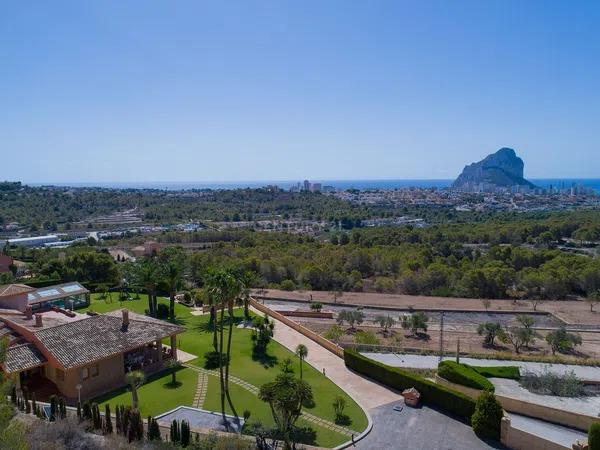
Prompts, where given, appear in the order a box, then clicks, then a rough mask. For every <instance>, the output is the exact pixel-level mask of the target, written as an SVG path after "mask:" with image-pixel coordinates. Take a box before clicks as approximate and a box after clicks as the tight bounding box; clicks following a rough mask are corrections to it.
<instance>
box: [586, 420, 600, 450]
mask: <svg viewBox="0 0 600 450" xmlns="http://www.w3.org/2000/svg"><path fill="white" fill-rule="evenodd" d="M588 448H589V450H600V423H598V422H595V423H593V424H592V426H590V429H589V430H588Z"/></svg>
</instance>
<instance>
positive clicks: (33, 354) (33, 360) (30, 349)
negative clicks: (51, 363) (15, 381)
mask: <svg viewBox="0 0 600 450" xmlns="http://www.w3.org/2000/svg"><path fill="white" fill-rule="evenodd" d="M45 363H46V358H44V355H42V354H41V352H40V351H39V350H38V349H37V348H36V347H35V345H33V344H22V345H15V346H14V347H9V349H8V351H7V352H6V361H5V363H4V366H5V367H6V371H7V372H8V373H12V372H21V371H23V370H27V369H33V368H34V367H37V366H41V365H42V364H45Z"/></svg>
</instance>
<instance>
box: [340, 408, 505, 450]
mask: <svg viewBox="0 0 600 450" xmlns="http://www.w3.org/2000/svg"><path fill="white" fill-rule="evenodd" d="M395 404H396V403H394V402H393V403H390V404H387V405H383V406H379V407H377V408H374V409H371V410H370V411H369V412H370V413H371V417H372V418H373V430H372V431H371V433H369V434H368V435H367V436H366V437H365V438H364V439H363V440H361V441H360V442H357V443H356V447H350V448H357V449H359V450H373V449H377V450H388V449H389V450H394V449H401V448H402V449H410V450H480V449H484V450H485V449H494V448H495V449H504V448H505V447H503V446H501V445H500V444H498V446H495V447H494V446H490V445H488V444H487V443H485V442H483V441H482V440H480V439H479V438H478V437H477V436H475V433H473V430H472V429H471V427H470V426H468V425H466V424H465V423H463V422H461V421H459V420H456V419H454V418H452V417H449V416H446V415H444V414H442V413H440V412H438V411H436V410H435V409H431V408H428V407H422V408H417V409H414V408H410V407H406V406H405V407H404V409H403V410H402V411H401V412H396V411H394V410H393V409H392V407H393V406H394V405H395Z"/></svg>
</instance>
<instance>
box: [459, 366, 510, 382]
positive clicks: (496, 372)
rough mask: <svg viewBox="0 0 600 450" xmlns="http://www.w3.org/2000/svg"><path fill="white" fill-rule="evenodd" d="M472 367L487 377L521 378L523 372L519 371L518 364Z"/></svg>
mask: <svg viewBox="0 0 600 450" xmlns="http://www.w3.org/2000/svg"><path fill="white" fill-rule="evenodd" d="M470 367H471V369H473V370H474V371H476V372H477V373H479V374H480V375H483V376H484V377H486V378H508V379H509V380H519V379H520V378H521V373H520V372H519V367H518V366H497V367H483V366H470Z"/></svg>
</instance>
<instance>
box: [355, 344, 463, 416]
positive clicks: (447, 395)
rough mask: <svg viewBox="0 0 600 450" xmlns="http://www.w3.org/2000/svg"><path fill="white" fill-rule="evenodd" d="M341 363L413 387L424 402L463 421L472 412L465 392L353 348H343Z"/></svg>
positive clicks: (387, 381) (401, 387) (395, 386)
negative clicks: (459, 417) (368, 355)
mask: <svg viewBox="0 0 600 450" xmlns="http://www.w3.org/2000/svg"><path fill="white" fill-rule="evenodd" d="M344 362H345V363H346V366H347V367H348V368H350V369H352V370H355V371H356V372H358V373H361V374H363V375H366V376H368V377H370V378H372V379H374V380H375V381H378V382H380V383H382V384H384V385H386V386H389V387H391V388H393V389H396V390H399V391H403V390H404V389H408V388H411V387H414V388H415V389H417V390H418V391H419V392H420V393H421V400H422V401H423V402H424V403H427V404H430V405H435V406H438V407H439V408H441V409H443V410H445V411H448V412H450V413H453V414H456V415H457V416H461V417H464V418H465V419H467V420H469V419H470V418H471V416H472V415H473V413H474V412H475V401H474V400H472V399H471V398H469V397H467V396H466V395H464V394H462V393H460V392H457V391H454V390H452V389H448V388H446V387H444V386H441V385H439V384H436V383H434V382H432V381H429V380H426V379H425V378H422V377H420V376H418V375H414V374H412V373H410V372H406V371H404V370H402V369H399V368H397V367H391V366H388V365H386V364H382V363H380V362H377V361H373V360H372V359H369V358H367V357H365V356H363V355H361V354H360V353H358V352H356V351H354V350H349V349H346V350H344Z"/></svg>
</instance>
